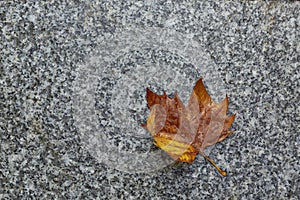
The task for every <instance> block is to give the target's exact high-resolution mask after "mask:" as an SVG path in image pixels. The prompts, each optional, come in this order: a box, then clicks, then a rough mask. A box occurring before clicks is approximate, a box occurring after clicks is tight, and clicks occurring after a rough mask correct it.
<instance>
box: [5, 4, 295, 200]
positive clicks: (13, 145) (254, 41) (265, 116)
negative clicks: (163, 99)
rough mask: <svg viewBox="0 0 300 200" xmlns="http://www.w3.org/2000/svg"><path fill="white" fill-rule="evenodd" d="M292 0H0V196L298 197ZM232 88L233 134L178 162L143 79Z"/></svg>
mask: <svg viewBox="0 0 300 200" xmlns="http://www.w3.org/2000/svg"><path fill="white" fill-rule="evenodd" d="M299 10H300V3H299V2H296V1H289V2H269V3H266V2H263V1H255V2H227V1H226V2H224V1H203V2H202V1H188V2H187V1H183V2H170V1H162V2H158V1H151V0H150V1H145V2H131V1H126V2H125V1H101V2H100V1H91V2H88V1H86V2H82V1H75V2H61V1H55V0H54V1H49V2H48V1H47V2H39V1H27V2H25V3H24V2H23V3H18V2H16V1H15V2H13V1H1V2H0V30H1V36H0V199H22V198H24V199H25V198H36V199H51V198H56V199H64V198H66V199H75V198H81V199H95V198H99V199H172V198H174V199H298V198H299V197H298V196H297V195H299V193H300V190H299V184H300V183H299V181H300V177H299V171H300V163H299V162H300V161H299V160H300V158H299V157H300V156H299V155H300V150H299V144H300V134H299V130H300V126H299V124H300V123H299V121H300V117H299V113H300V111H299V108H300V105H299V93H300V92H299V86H300V84H299V82H300V57H299V55H300V45H299V40H300V33H299V30H298V29H299V22H300V18H299V16H300V15H299ZM200 76H201V77H203V81H204V83H205V85H206V86H207V88H208V92H209V93H210V94H211V96H212V98H213V99H214V100H216V101H220V100H222V99H223V98H224V97H225V94H226V93H227V94H228V95H229V111H228V112H229V114H231V113H237V118H236V121H235V123H234V124H233V127H232V129H234V130H235V134H234V135H232V136H231V137H230V138H228V139H226V140H224V141H223V142H222V143H218V144H216V145H215V146H214V147H212V148H210V149H209V151H210V152H209V155H210V157H211V158H212V159H213V160H214V161H215V162H216V163H218V164H219V165H220V167H222V168H223V169H225V170H226V171H227V174H228V176H227V177H225V178H223V177H222V176H220V175H219V174H217V172H216V171H215V169H213V167H212V166H211V165H210V164H209V163H208V162H206V161H205V160H204V159H203V158H202V157H201V156H197V158H196V160H195V161H194V163H193V164H192V165H188V164H184V165H182V166H181V167H180V166H176V164H174V163H173V161H172V160H169V158H168V157H167V156H166V155H165V154H163V153H161V151H160V150H159V149H158V148H155V147H154V146H153V144H152V140H151V137H150V135H149V134H148V133H147V132H146V131H145V130H144V129H143V128H142V127H141V126H140V123H141V122H144V121H145V120H146V117H147V115H148V113H149V110H148V108H147V107H146V101H145V88H146V87H150V88H151V89H152V90H154V91H155V92H157V93H160V94H162V92H163V91H166V92H167V94H168V95H174V92H175V91H177V92H178V94H179V96H180V97H181V98H182V99H183V101H184V103H187V99H188V96H189V95H190V92H191V90H192V87H193V85H194V83H195V82H196V80H197V79H198V78H199V77H200Z"/></svg>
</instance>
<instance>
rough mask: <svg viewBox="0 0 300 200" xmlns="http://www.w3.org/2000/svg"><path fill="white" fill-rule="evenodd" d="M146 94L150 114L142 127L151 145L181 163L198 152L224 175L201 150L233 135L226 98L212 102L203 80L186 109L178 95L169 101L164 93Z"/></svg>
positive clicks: (197, 85) (198, 83)
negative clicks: (152, 142)
mask: <svg viewBox="0 0 300 200" xmlns="http://www.w3.org/2000/svg"><path fill="white" fill-rule="evenodd" d="M146 92H147V94H146V99H147V103H148V106H149V108H150V110H151V111H150V115H149V117H148V119H147V123H146V124H145V125H143V126H144V127H145V128H146V129H147V130H148V131H149V132H150V133H151V135H152V136H153V138H154V144H155V145H156V146H158V147H159V148H161V149H162V150H164V151H165V152H166V153H167V154H169V155H170V156H171V157H172V158H173V159H174V160H177V161H180V162H187V163H192V162H193V161H194V159H195V157H196V155H197V154H198V153H199V154H201V155H202V156H204V157H205V158H206V159H207V160H208V161H209V162H211V163H212V164H213V165H214V166H215V167H216V168H217V169H218V171H219V172H220V173H221V174H222V175H223V176H225V175H226V172H225V171H223V170H221V169H220V168H219V167H218V166H217V165H216V164H215V163H214V162H213V161H212V160H211V159H210V158H209V157H208V156H206V155H205V154H204V149H205V148H206V147H208V146H211V145H214V144H216V143H217V142H220V141H222V140H224V139H225V138H226V137H228V136H229V135H231V134H232V133H233V131H230V130H229V128H230V127H231V125H232V123H233V121H234V119H235V115H232V116H226V112H227V109H228V97H227V95H226V98H225V99H224V100H223V101H222V102H220V103H215V102H214V101H213V100H212V99H211V97H210V96H209V94H208V93H207V91H206V89H205V87H204V84H203V82H202V79H199V80H198V81H197V82H196V85H195V87H194V89H193V92H192V94H191V97H190V99H189V102H188V106H187V107H185V106H184V105H183V103H182V102H181V100H180V99H179V97H178V95H177V93H175V95H174V98H169V97H168V96H167V95H166V93H165V92H164V94H163V95H157V94H155V93H154V92H152V91H151V90H150V89H148V88H147V90H146Z"/></svg>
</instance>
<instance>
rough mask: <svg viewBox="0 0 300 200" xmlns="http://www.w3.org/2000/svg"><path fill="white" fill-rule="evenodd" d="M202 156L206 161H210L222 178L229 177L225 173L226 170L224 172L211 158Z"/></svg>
mask: <svg viewBox="0 0 300 200" xmlns="http://www.w3.org/2000/svg"><path fill="white" fill-rule="evenodd" d="M202 156H203V157H204V158H205V159H206V160H208V161H209V162H210V163H211V164H212V165H213V166H214V167H215V168H216V169H217V170H218V172H219V173H220V174H221V175H222V176H226V175H227V173H226V172H225V171H224V170H222V169H221V168H220V167H219V166H218V165H217V164H216V163H215V162H214V161H213V160H212V159H211V158H210V157H208V156H207V155H205V154H202Z"/></svg>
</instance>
